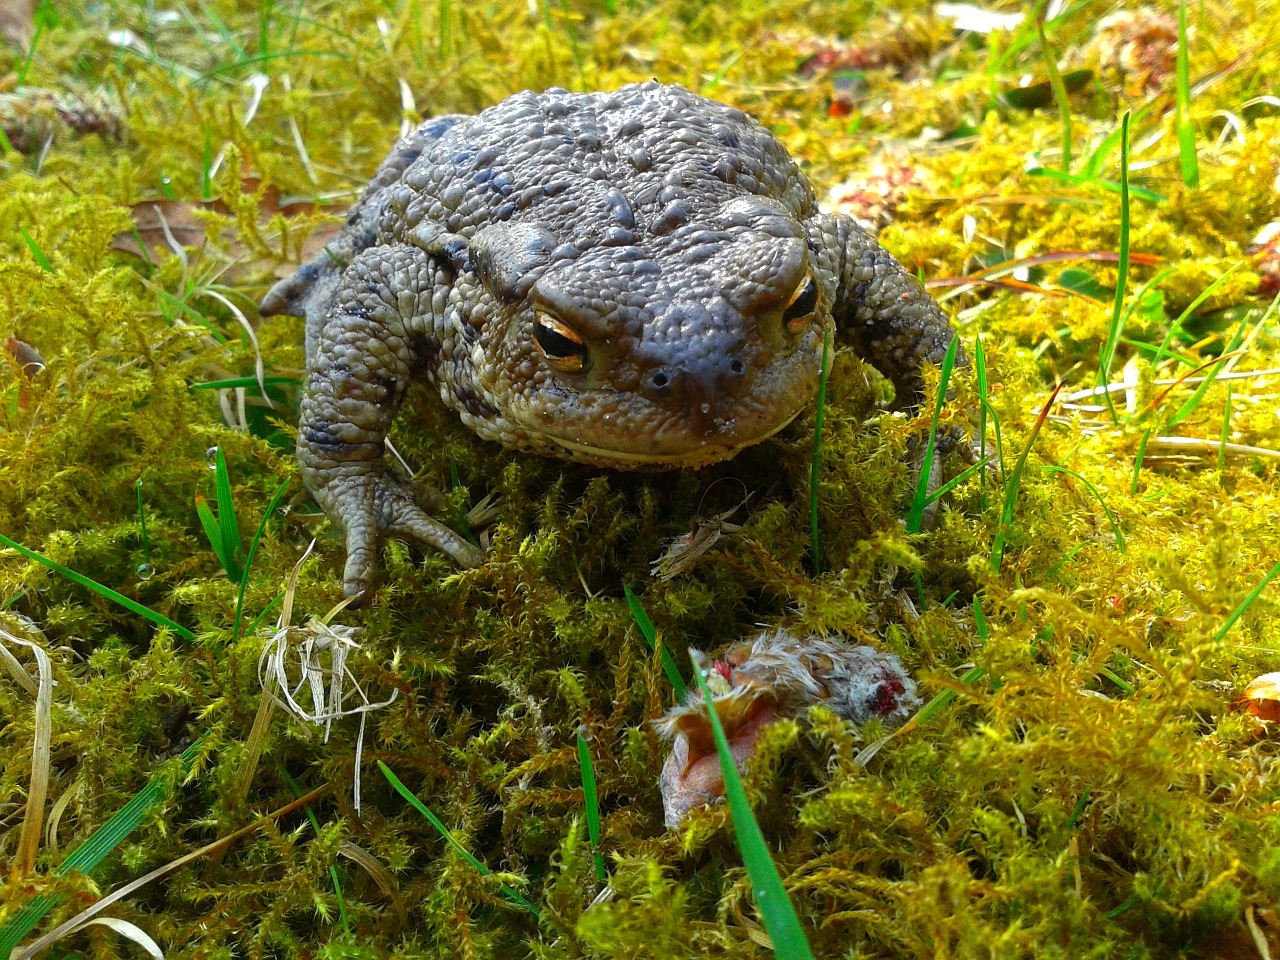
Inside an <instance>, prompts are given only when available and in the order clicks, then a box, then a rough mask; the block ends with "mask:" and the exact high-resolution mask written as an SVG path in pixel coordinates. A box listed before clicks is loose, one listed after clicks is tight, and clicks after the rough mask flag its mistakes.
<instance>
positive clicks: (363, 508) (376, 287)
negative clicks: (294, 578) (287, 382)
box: [298, 246, 482, 596]
mask: <svg viewBox="0 0 1280 960" xmlns="http://www.w3.org/2000/svg"><path fill="white" fill-rule="evenodd" d="M441 273H442V268H441V267H440V266H439V265H438V264H437V263H436V262H435V261H433V260H432V258H431V257H430V256H428V255H427V254H425V253H423V252H422V251H421V250H417V249H415V248H412V247H400V246H377V247H370V248H369V249H367V250H365V251H363V252H362V253H360V254H359V256H357V257H356V259H355V260H354V261H353V262H352V263H351V265H350V266H349V267H348V268H347V269H346V271H345V272H344V273H343V276H342V280H341V282H340V284H339V285H338V287H337V289H336V292H335V293H334V296H333V300H332V302H331V303H330V304H329V306H328V309H327V310H326V312H325V315H324V320H323V323H322V324H321V325H320V331H319V336H318V337H317V338H316V343H315V348H314V350H313V351H311V353H310V355H309V356H308V357H307V386H306V392H305V393H304V394H303V397H302V411H301V415H300V417H299V419H298V463H299V465H300V466H301V468H302V478H303V481H304V482H305V483H306V485H307V489H308V490H310V491H311V494H312V496H314V497H315V499H316V502H317V503H319V504H320V506H321V508H323V510H324V512H325V513H326V514H327V515H328V516H329V518H330V519H331V520H333V521H334V522H335V523H337V524H339V525H340V526H341V527H342V530H343V533H344V535H345V538H346V547H347V565H346V570H345V572H344V574H343V590H344V592H345V593H346V594H347V596H354V595H357V594H360V593H363V592H364V591H365V590H366V589H367V588H368V586H369V582H370V580H371V579H372V576H373V572H374V570H375V568H376V567H377V561H378V547H379V544H380V543H381V541H382V539H383V538H384V537H387V536H395V537H403V538H406V539H411V540H416V541H418V542H419V543H422V544H426V545H429V546H433V547H435V548H437V549H439V550H442V551H443V552H444V553H447V554H448V555H449V556H451V557H453V559H455V560H456V561H457V562H458V563H459V564H461V565H463V566H475V565H476V564H478V563H479V562H480V560H481V557H482V553H481V551H480V549H479V548H477V547H475V546H473V545H472V544H470V543H468V542H467V541H466V540H464V539H463V538H462V537H460V536H458V535H457V534H456V533H454V532H453V531H452V530H450V529H449V528H448V527H446V526H444V525H443V524H441V523H440V522H439V521H437V520H434V519H432V518H431V517H429V516H428V515H427V514H426V513H425V512H424V511H423V510H422V508H421V507H419V506H418V504H417V503H416V502H415V501H414V498H413V494H412V491H411V490H410V488H409V486H408V484H406V483H404V482H402V481H400V480H397V479H396V478H395V477H392V476H391V475H390V473H388V471H387V465H386V460H385V454H384V441H385V439H386V436H387V431H388V430H389V429H390V428H391V423H392V421H393V420H394V419H395V416H396V412H397V411H398V410H399V408H400V402H401V400H402V399H403V398H404V393H405V390H406V388H407V387H408V384H409V380H410V376H411V374H412V372H413V370H414V367H415V362H416V360H417V359H418V358H417V356H416V354H415V341H416V340H418V339H419V338H418V337H416V336H415V331H420V330H422V329H423V326H424V324H426V325H429V320H430V318H431V317H433V316H434V315H436V314H437V313H438V311H439V308H440V306H441V304H442V301H443V299H444V296H445V295H446V293H447V290H448V288H447V286H445V284H444V283H443V282H442V278H441Z"/></svg>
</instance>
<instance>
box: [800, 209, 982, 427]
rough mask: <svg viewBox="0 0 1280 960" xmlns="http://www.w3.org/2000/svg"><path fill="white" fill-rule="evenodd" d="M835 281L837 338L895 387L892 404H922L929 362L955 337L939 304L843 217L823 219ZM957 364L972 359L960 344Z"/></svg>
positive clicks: (935, 360) (938, 358)
mask: <svg viewBox="0 0 1280 960" xmlns="http://www.w3.org/2000/svg"><path fill="white" fill-rule="evenodd" d="M820 222H821V230H822V233H823V248H824V250H826V251H828V256H830V257H831V258H832V268H833V272H834V273H835V275H836V278H837V285H836V301H835V306H834V308H833V310H832V312H833V313H834V314H835V321H836V334H837V336H838V337H839V338H840V339H842V340H843V341H845V342H847V343H850V344H851V345H852V346H853V348H854V349H855V350H856V351H857V352H858V353H859V354H860V355H861V356H862V357H864V358H865V359H867V360H869V361H870V362H871V364H872V365H873V366H874V367H875V368H876V369H877V370H879V371H880V372H881V373H883V374H884V375H885V376H886V377H888V378H889V380H890V381H891V382H892V383H893V386H894V390H895V393H896V396H895V398H894V406H895V407H897V408H899V409H902V408H910V407H915V406H916V405H917V404H919V402H920V400H921V392H922V387H923V378H922V377H921V369H922V367H923V366H924V364H925V363H936V364H940V363H942V359H943V357H945V356H946V353H947V347H949V346H950V345H951V341H952V339H953V338H954V337H955V331H954V330H953V329H952V326H951V321H950V320H948V319H947V315H946V314H945V313H943V312H942V308H941V307H939V306H938V304H937V301H935V300H934V299H933V297H931V296H929V294H928V293H927V292H926V291H925V289H924V287H923V286H922V285H921V284H920V282H919V281H918V280H916V278H915V277H913V276H912V275H911V274H909V273H907V271H906V270H904V269H903V268H902V265H901V264H900V263H898V261H897V260H895V259H894V258H893V256H892V255H891V254H890V253H889V252H888V251H887V250H885V249H884V248H883V247H881V246H880V245H879V244H877V243H876V242H875V241H874V240H872V239H871V238H870V237H869V236H867V234H866V232H865V231H864V230H863V229H862V228H861V227H860V226H858V224H857V223H856V222H854V221H853V220H852V219H850V218H849V217H846V216H844V215H842V214H836V215H834V216H829V217H823V218H822V219H821V221H820ZM957 348H958V349H957V352H956V366H958V367H967V366H968V365H969V360H968V357H967V356H966V355H965V352H964V348H963V347H960V346H959V345H958V344H957Z"/></svg>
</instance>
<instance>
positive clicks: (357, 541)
mask: <svg viewBox="0 0 1280 960" xmlns="http://www.w3.org/2000/svg"><path fill="white" fill-rule="evenodd" d="M317 499H320V500H321V501H322V503H321V506H322V507H324V510H325V513H327V514H329V515H330V516H331V517H334V518H335V519H337V520H338V521H339V522H340V523H341V524H342V527H343V530H344V532H345V534H346V541H347V566H346V570H345V571H344V573H343V583H342V591H343V593H344V594H346V595H347V596H348V597H357V596H360V595H362V594H365V593H366V591H367V590H368V589H369V585H370V584H371V582H372V580H373V575H374V571H375V570H376V569H377V566H378V548H379V546H380V545H381V543H382V541H383V540H384V539H385V538H386V537H399V538H401V539H404V540H411V541H413V542H416V543H419V544H422V545H424V546H430V547H434V548H435V549H437V550H439V551H441V552H442V553H445V554H448V555H449V556H450V557H452V558H453V559H454V560H455V561H457V563H458V565H459V566H462V567H474V566H477V565H479V563H480V562H481V560H483V559H484V551H483V550H481V549H480V548H479V547H477V546H475V545H474V544H472V543H468V542H467V541H466V540H464V539H463V538H462V537H460V536H459V535H458V534H456V533H454V531H452V530H450V529H449V528H448V527H446V526H445V525H444V524H442V523H441V522H440V521H438V520H436V519H434V518H432V517H430V516H428V515H427V514H426V512H424V511H423V509H422V508H421V507H419V506H418V504H417V503H416V502H415V501H414V499H413V494H412V492H411V491H410V489H409V487H408V485H407V484H405V483H402V482H401V481H399V480H396V479H394V478H392V477H390V476H388V475H387V474H385V473H383V474H363V475H355V476H350V475H349V476H342V477H331V478H329V482H328V483H326V484H325V488H324V491H323V493H322V494H321V495H320V496H319V497H318V498H317Z"/></svg>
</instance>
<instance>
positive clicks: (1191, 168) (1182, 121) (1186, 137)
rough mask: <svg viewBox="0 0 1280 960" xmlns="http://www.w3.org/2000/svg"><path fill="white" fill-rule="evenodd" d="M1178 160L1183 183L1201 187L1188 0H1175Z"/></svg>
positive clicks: (1192, 187) (1192, 186) (1191, 186)
mask: <svg viewBox="0 0 1280 960" xmlns="http://www.w3.org/2000/svg"><path fill="white" fill-rule="evenodd" d="M1176 84H1177V90H1176V93H1177V108H1178V114H1177V116H1178V119H1177V124H1178V160H1179V163H1180V165H1181V167H1182V182H1183V183H1185V184H1186V185H1187V186H1188V187H1190V188H1191V189H1192V190H1195V189H1196V188H1198V187H1199V186H1200V160H1199V158H1198V157H1197V156H1196V128H1195V127H1194V126H1193V125H1192V123H1191V56H1190V53H1189V51H1188V50H1187V0H1179V2H1178V67H1177V79H1176Z"/></svg>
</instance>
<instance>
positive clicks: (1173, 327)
mask: <svg viewBox="0 0 1280 960" xmlns="http://www.w3.org/2000/svg"><path fill="white" fill-rule="evenodd" d="M1243 266H1244V261H1243V260H1237V261H1236V262H1235V263H1233V264H1232V265H1231V266H1229V267H1227V269H1226V270H1225V271H1224V272H1223V274H1222V276H1220V277H1219V278H1218V279H1217V280H1215V281H1213V283H1211V284H1209V285H1208V286H1207V287H1205V288H1204V290H1203V292H1201V294H1200V295H1199V296H1198V297H1196V298H1195V299H1194V300H1192V301H1191V302H1190V303H1189V304H1187V306H1186V308H1185V309H1184V310H1183V311H1182V313H1180V314H1178V319H1177V320H1175V321H1173V323H1171V324H1170V325H1169V332H1168V333H1166V334H1165V335H1164V339H1163V340H1161V341H1160V346H1159V348H1158V349H1157V350H1156V355H1155V358H1154V359H1153V360H1152V361H1151V365H1152V366H1153V367H1158V366H1159V365H1160V361H1162V360H1163V359H1164V358H1165V357H1166V356H1168V354H1169V344H1170V343H1172V342H1173V337H1174V334H1176V333H1177V332H1178V331H1179V330H1181V329H1182V324H1183V322H1184V321H1185V320H1186V319H1187V318H1188V317H1189V316H1191V315H1192V314H1193V313H1195V312H1196V310H1197V309H1198V308H1199V307H1200V304H1202V303H1204V302H1205V301H1206V300H1208V299H1209V298H1210V297H1211V296H1213V294H1214V291H1216V290H1217V289H1218V288H1219V287H1220V286H1222V285H1223V284H1224V283H1226V282H1227V278H1228V277H1230V276H1231V275H1232V274H1233V273H1235V272H1236V271H1237V270H1239V269H1240V268H1241V267H1243Z"/></svg>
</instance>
